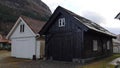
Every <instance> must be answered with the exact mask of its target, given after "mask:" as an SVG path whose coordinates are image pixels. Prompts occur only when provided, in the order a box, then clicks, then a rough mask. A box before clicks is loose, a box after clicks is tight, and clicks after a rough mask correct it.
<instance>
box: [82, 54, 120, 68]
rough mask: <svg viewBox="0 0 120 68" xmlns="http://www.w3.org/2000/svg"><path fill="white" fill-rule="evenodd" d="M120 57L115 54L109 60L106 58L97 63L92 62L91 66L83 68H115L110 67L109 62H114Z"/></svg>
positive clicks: (87, 65) (113, 67) (83, 67)
mask: <svg viewBox="0 0 120 68" xmlns="http://www.w3.org/2000/svg"><path fill="white" fill-rule="evenodd" d="M118 57H120V54H113V55H112V56H110V57H108V58H104V59H103V60H99V61H97V62H92V63H90V64H86V65H84V66H82V67H81V68H115V66H114V65H110V64H109V62H111V61H112V60H114V59H115V58H118Z"/></svg>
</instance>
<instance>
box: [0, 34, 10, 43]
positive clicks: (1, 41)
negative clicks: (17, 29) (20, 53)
mask: <svg viewBox="0 0 120 68" xmlns="http://www.w3.org/2000/svg"><path fill="white" fill-rule="evenodd" d="M0 43H10V41H9V40H8V39H6V38H5V36H3V35H1V34H0Z"/></svg>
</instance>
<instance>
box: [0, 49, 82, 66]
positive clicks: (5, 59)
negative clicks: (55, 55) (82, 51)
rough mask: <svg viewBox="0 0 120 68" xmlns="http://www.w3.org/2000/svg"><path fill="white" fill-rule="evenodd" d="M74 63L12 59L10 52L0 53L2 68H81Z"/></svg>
mask: <svg viewBox="0 0 120 68" xmlns="http://www.w3.org/2000/svg"><path fill="white" fill-rule="evenodd" d="M80 66H81V65H80V64H78V63H73V62H59V61H43V60H36V61H34V60H27V59H17V58H12V57H10V52H8V51H0V68H80Z"/></svg>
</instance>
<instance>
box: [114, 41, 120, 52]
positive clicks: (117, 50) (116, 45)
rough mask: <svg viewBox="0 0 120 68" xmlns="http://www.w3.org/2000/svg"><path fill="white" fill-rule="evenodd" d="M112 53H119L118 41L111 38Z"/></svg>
mask: <svg viewBox="0 0 120 68" xmlns="http://www.w3.org/2000/svg"><path fill="white" fill-rule="evenodd" d="M113 53H120V41H119V40H118V39H113Z"/></svg>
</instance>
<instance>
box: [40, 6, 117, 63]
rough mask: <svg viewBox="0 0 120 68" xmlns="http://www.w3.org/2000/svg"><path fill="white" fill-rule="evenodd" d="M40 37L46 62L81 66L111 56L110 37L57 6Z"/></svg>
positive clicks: (111, 45) (91, 24) (99, 27)
mask: <svg viewBox="0 0 120 68" xmlns="http://www.w3.org/2000/svg"><path fill="white" fill-rule="evenodd" d="M39 33H40V35H46V37H45V57H46V59H52V60H59V61H74V62H80V63H84V62H88V61H91V60H94V59H97V58H102V57H106V56H110V55H112V53H113V43H112V38H115V35H114V34H113V33H111V32H109V31H108V30H106V29H104V28H103V27H101V26H100V25H98V24H96V23H94V22H92V21H90V20H88V19H86V18H84V17H81V16H79V15H77V14H75V13H73V12H71V11H69V10H67V9H65V8H62V7H60V6H59V7H57V9H56V10H55V12H54V13H53V14H52V16H51V17H50V19H49V20H48V22H47V23H46V24H45V26H44V27H43V28H42V30H41V31H40V32H39Z"/></svg>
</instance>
